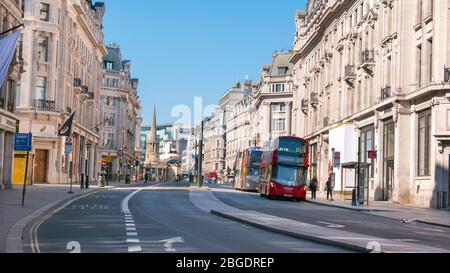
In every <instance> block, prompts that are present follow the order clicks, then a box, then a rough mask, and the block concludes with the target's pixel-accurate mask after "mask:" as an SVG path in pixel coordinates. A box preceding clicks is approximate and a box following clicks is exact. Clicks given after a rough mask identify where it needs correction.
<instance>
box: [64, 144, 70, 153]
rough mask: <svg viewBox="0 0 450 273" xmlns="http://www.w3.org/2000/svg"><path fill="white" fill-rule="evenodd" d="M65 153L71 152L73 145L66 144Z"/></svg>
mask: <svg viewBox="0 0 450 273" xmlns="http://www.w3.org/2000/svg"><path fill="white" fill-rule="evenodd" d="M64 151H65V153H66V154H70V153H71V152H72V145H67V144H66V146H65V150H64Z"/></svg>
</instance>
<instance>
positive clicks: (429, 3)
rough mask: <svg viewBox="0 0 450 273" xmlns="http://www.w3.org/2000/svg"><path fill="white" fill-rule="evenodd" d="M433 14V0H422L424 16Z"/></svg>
mask: <svg viewBox="0 0 450 273" xmlns="http://www.w3.org/2000/svg"><path fill="white" fill-rule="evenodd" d="M431 15H433V0H422V16H423V18H426V17H428V16H431Z"/></svg>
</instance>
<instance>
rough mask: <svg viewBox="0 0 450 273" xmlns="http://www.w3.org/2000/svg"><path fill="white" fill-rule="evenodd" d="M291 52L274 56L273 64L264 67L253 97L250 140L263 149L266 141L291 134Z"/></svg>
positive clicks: (276, 53)
mask: <svg viewBox="0 0 450 273" xmlns="http://www.w3.org/2000/svg"><path fill="white" fill-rule="evenodd" d="M292 54H293V52H292V51H289V52H275V53H273V55H272V63H271V64H270V65H264V66H263V67H262V71H261V82H260V85H259V87H258V89H257V90H256V92H254V93H253V101H252V109H251V110H250V111H251V120H252V121H253V122H252V129H251V138H252V139H253V140H255V142H254V144H256V145H258V146H263V145H264V143H265V142H266V141H268V140H271V139H275V138H277V137H279V136H289V135H291V134H292V126H291V124H292V101H293V90H294V88H293V87H294V86H293V81H292V80H293V77H292V75H293V65H292V64H291V63H290V62H289V60H290V58H291V56H292Z"/></svg>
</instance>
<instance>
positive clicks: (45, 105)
mask: <svg viewBox="0 0 450 273" xmlns="http://www.w3.org/2000/svg"><path fill="white" fill-rule="evenodd" d="M34 107H35V108H37V109H41V110H48V111H54V110H55V109H56V108H55V101H52V100H35V101H34Z"/></svg>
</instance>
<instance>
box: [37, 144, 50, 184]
mask: <svg viewBox="0 0 450 273" xmlns="http://www.w3.org/2000/svg"><path fill="white" fill-rule="evenodd" d="M35 162H36V164H35V166H34V181H35V182H36V183H47V182H48V180H47V165H48V150H36V158H35Z"/></svg>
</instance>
